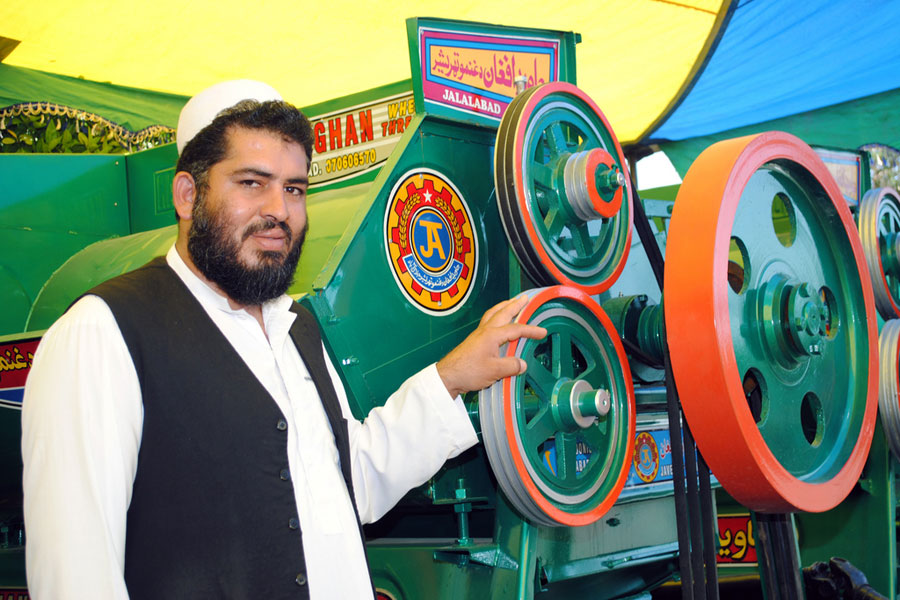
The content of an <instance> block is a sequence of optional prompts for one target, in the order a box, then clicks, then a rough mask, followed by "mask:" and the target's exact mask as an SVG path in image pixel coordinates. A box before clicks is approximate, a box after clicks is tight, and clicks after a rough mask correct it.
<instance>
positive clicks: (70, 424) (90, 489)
mask: <svg viewBox="0 0 900 600" xmlns="http://www.w3.org/2000/svg"><path fill="white" fill-rule="evenodd" d="M166 259H167V261H168V263H169V265H170V266H171V267H172V268H173V269H174V270H175V272H176V273H177V274H178V276H179V277H180V278H181V280H182V281H184V283H185V284H186V285H187V286H188V288H189V289H190V291H191V293H192V294H193V295H194V296H195V297H196V298H197V300H199V301H200V304H201V305H202V306H203V308H204V310H206V312H207V314H208V315H209V316H210V317H211V318H212V320H213V322H215V324H216V326H217V327H218V328H219V329H220V330H221V331H222V333H223V334H224V335H225V337H226V338H227V339H228V341H229V342H230V343H231V345H232V346H234V348H235V350H236V351H237V352H238V354H239V355H240V356H241V358H242V359H243V360H244V362H246V363H247V365H248V366H249V367H250V369H251V371H252V372H253V373H254V374H255V375H256V377H257V378H258V379H259V381H260V382H261V383H262V384H263V386H264V387H265V388H266V390H267V391H268V392H269V393H270V394H271V395H272V397H273V398H274V399H275V402H276V403H277V404H278V407H279V408H280V409H281V412H282V413H283V414H284V416H285V419H286V420H287V422H288V439H287V444H288V461H289V466H290V469H291V478H292V481H293V483H294V498H295V501H296V503H297V511H298V514H299V515H300V526H301V530H302V532H303V536H302V539H303V550H304V555H305V559H306V566H307V577H308V585H309V586H310V593H311V597H312V598H313V599H324V598H335V599H338V598H340V599H346V598H364V597H367V595H368V596H370V595H371V587H370V583H369V575H368V572H367V570H366V562H365V556H364V552H365V550H364V548H363V547H362V545H361V543H360V540H359V533H358V528H357V525H356V518H355V516H354V514H353V508H352V506H351V502H350V498H349V495H348V493H347V490H346V486H345V485H344V483H343V478H342V476H341V472H340V466H339V464H338V453H337V448H336V446H335V443H334V437H333V436H332V433H331V429H330V426H329V424H328V419H327V417H326V416H325V411H324V409H323V408H322V405H321V402H320V401H319V399H318V394H317V392H316V388H315V385H314V384H313V382H312V380H311V378H310V377H309V373H308V371H307V370H306V367H305V365H304V363H303V361H302V360H301V359H300V355H299V353H298V352H297V349H296V347H295V346H294V344H293V342H292V341H291V339H290V336H289V335H288V332H289V330H290V327H291V324H292V323H293V321H294V319H295V318H296V316H295V315H294V313H292V312H290V311H289V310H288V306H289V305H290V303H291V302H292V300H291V299H290V298H288V297H287V296H284V297H282V298H278V299H276V300H273V301H271V302H269V303H267V304H266V305H264V306H263V322H264V323H265V327H266V331H265V333H264V332H263V331H262V329H261V328H260V327H259V324H258V323H257V321H256V319H254V318H253V317H252V316H251V315H249V314H248V313H247V312H246V311H243V310H233V309H231V308H230V307H229V306H228V302H227V301H226V300H225V298H223V297H222V296H220V295H218V294H217V293H215V292H214V291H213V290H212V289H211V288H209V287H208V286H207V285H206V284H204V283H203V282H202V281H201V280H200V279H199V278H198V277H197V276H195V275H194V274H193V273H192V272H191V271H190V269H188V267H187V266H186V265H185V263H184V262H183V261H182V260H181V257H180V256H179V255H178V253H177V252H176V251H175V249H174V247H173V248H172V249H171V250H170V251H169V253H168V255H167V256H166ZM326 358H327V354H326ZM326 363H327V364H328V371H329V374H330V375H331V380H332V382H333V383H334V388H335V391H336V392H337V396H338V399H339V401H340V403H341V408H342V410H343V413H344V416H345V417H346V418H347V420H348V422H349V432H350V456H351V461H352V474H353V487H354V491H355V493H356V503H357V508H358V510H359V514H360V518H361V519H362V521H363V523H370V522H372V521H375V520H377V519H379V518H380V517H381V516H383V515H384V514H385V513H386V512H387V511H388V510H390V508H391V507H392V506H393V505H394V504H395V503H396V502H397V501H398V500H399V499H400V498H401V497H402V496H403V495H404V494H405V493H406V492H407V491H409V490H410V489H411V488H413V487H415V486H417V485H420V484H422V483H424V482H425V481H426V480H427V479H428V478H429V477H431V476H432V475H433V474H434V473H435V472H436V471H437V470H438V469H439V468H440V467H441V465H442V464H443V463H444V461H445V460H447V459H448V458H452V457H454V456H456V455H458V454H459V453H461V452H462V451H464V450H466V449H467V448H469V447H471V446H472V445H474V444H475V443H476V442H477V436H476V434H475V431H474V428H473V427H472V425H471V422H470V421H469V418H468V415H467V414H466V410H465V407H464V406H463V403H462V400H461V399H460V398H458V397H457V398H455V399H453V398H450V395H449V394H448V393H447V390H446V388H445V387H444V385H443V383H442V382H441V379H440V376H439V375H438V373H437V369H436V367H435V366H434V365H431V366H429V367H427V368H426V369H424V370H423V371H421V372H419V373H418V374H416V375H414V376H413V377H411V378H410V379H408V380H407V381H406V382H405V383H404V384H403V385H402V386H401V387H400V389H399V390H398V391H397V392H395V393H394V394H393V395H392V396H391V397H390V398H389V399H388V400H387V402H386V403H385V405H384V406H383V407H380V408H376V409H374V410H373V411H372V412H371V413H370V414H369V416H368V417H367V418H366V420H365V422H363V423H360V422H359V421H357V420H355V419H354V418H353V415H352V414H351V411H350V407H349V404H348V402H347V396H346V393H345V392H344V388H343V386H342V384H341V381H340V378H339V377H338V375H337V373H336V372H335V370H334V367H333V365H332V364H331V363H330V361H328V360H326ZM208 376H210V375H209V374H206V373H198V377H208ZM142 420H143V405H142V403H141V393H140V385H139V383H138V379H137V373H136V372H135V369H134V365H133V363H132V361H131V355H130V354H129V352H128V348H127V347H126V345H125V342H124V340H123V339H122V336H121V334H120V332H119V329H118V326H117V324H116V322H115V319H114V318H113V316H112V313H111V311H110V310H109V307H108V306H107V305H106V303H105V302H103V301H102V300H101V299H100V298H98V297H96V296H87V297H85V298H83V299H81V300H80V301H79V302H78V303H77V304H75V305H74V306H73V307H72V308H71V309H70V310H69V311H68V312H67V313H66V314H65V315H64V316H63V317H62V318H60V319H59V320H58V321H57V322H56V323H55V324H54V325H53V326H52V327H51V328H50V329H49V330H48V331H47V333H46V334H45V335H44V337H43V339H42V340H41V344H40V347H39V348H38V350H37V352H36V353H35V357H34V364H33V366H32V369H31V373H30V375H29V379H28V382H27V385H26V388H25V398H24V402H23V410H22V456H23V460H24V463H25V467H24V476H23V486H24V492H25V507H24V510H25V524H26V535H27V543H26V563H27V573H28V585H29V591H30V593H31V597H32V598H35V600H66V599H68V598H73V599H74V598H84V597H86V596H91V597H92V598H98V599H107V598H109V599H117V600H118V599H124V598H127V597H128V593H127V590H126V588H125V583H124V579H123V572H124V560H125V527H126V517H127V511H128V505H129V503H130V502H131V488H132V484H133V482H134V477H135V472H136V469H137V457H138V451H139V450H140V443H141V429H142ZM265 509H266V508H265V507H260V510H265ZM173 543H175V544H177V543H178V541H177V540H173Z"/></svg>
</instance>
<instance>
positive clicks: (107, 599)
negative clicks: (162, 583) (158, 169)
mask: <svg viewBox="0 0 900 600" xmlns="http://www.w3.org/2000/svg"><path fill="white" fill-rule="evenodd" d="M142 422H143V405H142V403H141V395H140V385H139V383H138V378H137V373H136V372H135V369H134V364H133V363H132V360H131V355H130V354H129V352H128V348H127V347H126V345H125V342H124V340H123V339H122V335H121V333H120V332H119V328H118V326H117V324H116V321H115V319H114V318H113V315H112V313H111V311H110V310H109V307H108V306H107V305H106V303H105V302H103V301H102V300H101V299H100V298H98V297H96V296H86V297H85V298H82V299H81V300H79V301H78V303H77V304H75V305H74V306H73V307H72V308H71V309H70V310H69V311H68V312H67V313H66V314H65V315H64V316H63V317H62V318H61V319H60V320H58V321H57V322H56V323H55V324H54V325H53V326H52V327H51V328H50V329H49V330H48V331H47V333H46V334H45V335H44V337H43V339H42V340H41V343H40V345H39V347H38V349H37V352H36V353H35V356H34V362H33V365H32V368H31V372H30V373H29V376H28V380H27V382H26V385H25V397H24V400H23V405H22V459H23V462H24V471H23V482H22V484H23V489H24V493H25V498H24V512H25V530H26V537H27V543H26V545H25V560H26V571H27V574H28V588H29V593H30V596H31V597H32V598H35V599H36V600H51V599H52V600H67V599H75V598H83V597H84V594H85V593H86V592H85V591H86V590H90V595H91V597H92V598H98V599H102V600H125V599H127V598H128V591H127V590H126V587H125V580H124V565H125V523H126V517H127V512H128V505H129V503H130V502H131V488H132V484H133V482H134V476H135V471H136V469H137V455H138V450H139V448H140V438H141V428H142Z"/></svg>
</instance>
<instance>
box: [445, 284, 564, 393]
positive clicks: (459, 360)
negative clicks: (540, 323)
mask: <svg viewBox="0 0 900 600" xmlns="http://www.w3.org/2000/svg"><path fill="white" fill-rule="evenodd" d="M527 302H528V299H527V298H526V297H525V296H517V297H516V298H511V299H509V300H504V301H503V302H501V303H500V304H497V305H496V306H492V307H491V308H489V309H488V310H487V312H485V313H484V316H483V317H481V322H480V323H479V324H478V328H477V329H475V331H473V332H472V333H470V334H469V336H468V337H467V338H466V339H464V340H463V341H462V343H461V344H460V345H459V346H457V347H456V348H454V349H453V350H451V351H450V353H449V354H447V356H445V357H444V358H442V359H441V360H440V361H438V364H437V369H438V374H439V375H440V376H441V380H442V381H443V382H444V386H446V388H447V391H448V392H450V395H451V396H453V397H454V398H455V397H456V396H458V395H460V394H464V393H466V392H471V391H474V390H481V389H484V388H486V387H488V386H489V385H492V384H493V383H494V382H495V381H497V380H498V379H503V378H504V377H511V376H513V375H521V374H522V373H524V372H525V361H524V360H522V359H521V358H516V357H514V356H509V357H505V358H501V357H500V346H502V345H503V344H505V343H507V342H511V341H513V340H517V339H519V338H523V337H526V338H531V339H534V340H539V339H542V338H544V337H545V336H546V335H547V330H546V329H544V328H543V327H537V326H535V325H525V324H520V323H511V321H512V320H513V319H514V318H515V316H516V315H517V314H519V311H521V310H522V308H523V307H524V306H525V304H526V303H527Z"/></svg>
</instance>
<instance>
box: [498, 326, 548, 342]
mask: <svg viewBox="0 0 900 600" xmlns="http://www.w3.org/2000/svg"><path fill="white" fill-rule="evenodd" d="M497 331H498V333H499V334H500V341H501V343H505V342H512V341H514V340H517V339H519V338H523V337H524V338H529V339H532V340H542V339H544V338H545V337H547V330H546V329H544V328H543V327H538V326H537V325H527V324H525V323H509V324H507V325H504V326H503V327H499V328H498V330H497Z"/></svg>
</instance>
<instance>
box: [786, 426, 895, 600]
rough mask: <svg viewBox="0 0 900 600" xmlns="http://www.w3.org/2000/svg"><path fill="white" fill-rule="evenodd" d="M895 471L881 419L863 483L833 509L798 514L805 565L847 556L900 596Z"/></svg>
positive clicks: (878, 585) (877, 584)
mask: <svg viewBox="0 0 900 600" xmlns="http://www.w3.org/2000/svg"><path fill="white" fill-rule="evenodd" d="M896 472H897V462H896V459H895V458H893V456H892V455H891V452H890V449H889V448H888V445H887V443H886V441H885V438H884V432H883V429H882V426H881V423H880V422H879V423H878V425H877V426H876V429H875V436H874V438H873V439H872V448H871V450H869V458H868V461H867V462H866V467H865V469H864V471H863V475H862V479H860V485H859V487H857V488H856V489H854V490H853V491H852V492H851V493H850V496H849V497H848V498H847V499H846V500H844V501H843V502H842V503H841V504H840V505H839V506H837V507H836V508H834V509H833V510H830V511H828V512H824V513H820V514H809V513H798V514H797V515H796V516H795V519H796V523H797V537H798V542H799V546H800V558H801V562H802V564H803V565H804V566H807V565H810V564H812V563H814V562H817V561H826V562H827V561H828V559H830V558H831V557H833V556H840V557H842V558H846V559H847V560H849V561H850V562H851V563H852V564H853V565H854V566H855V567H857V568H858V569H860V570H861V571H862V572H863V573H865V574H866V577H867V578H868V580H869V584H870V585H871V586H872V587H873V588H874V589H875V590H877V591H878V592H879V593H881V594H883V595H885V596H887V597H888V598H896V597H897V593H898V591H900V590H898V588H897V569H898V564H897V490H896V489H895V486H896V481H897V479H896Z"/></svg>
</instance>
